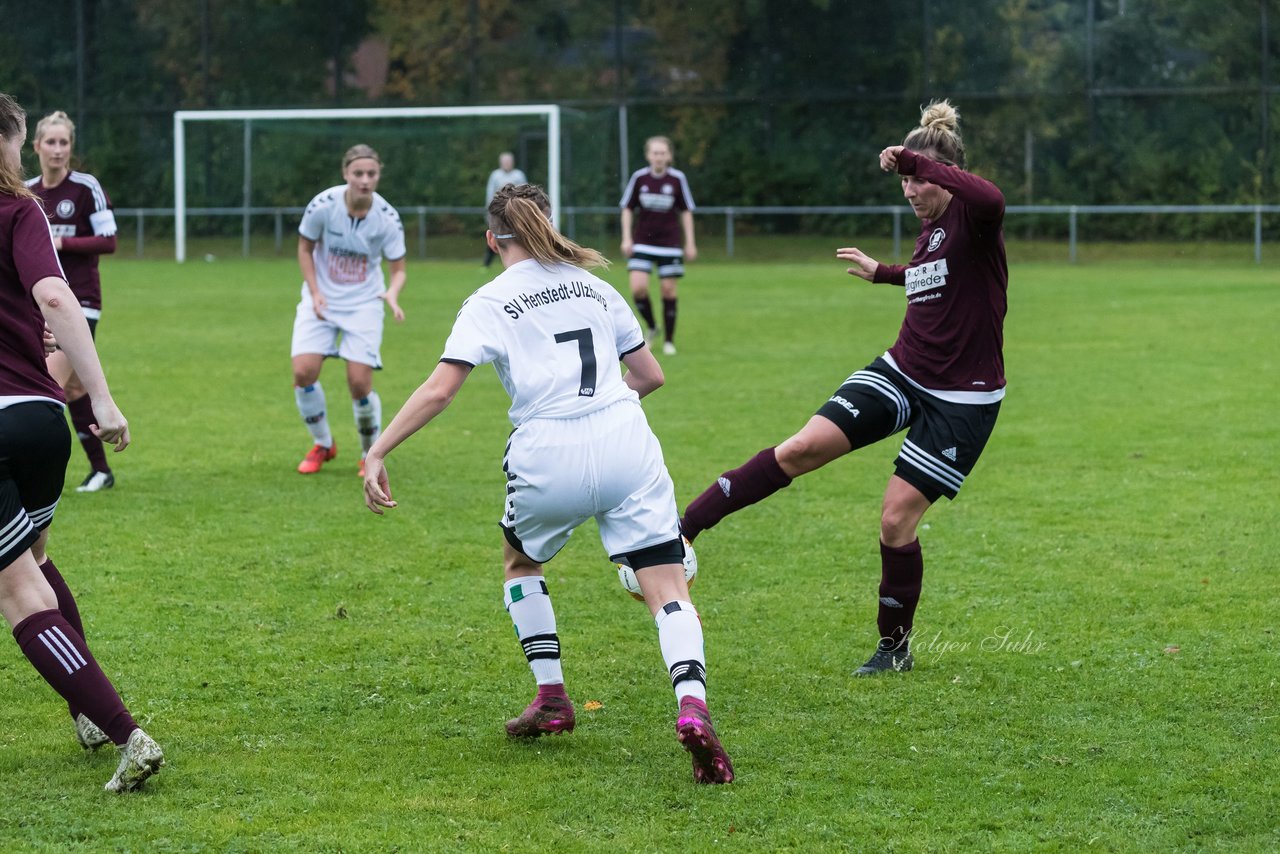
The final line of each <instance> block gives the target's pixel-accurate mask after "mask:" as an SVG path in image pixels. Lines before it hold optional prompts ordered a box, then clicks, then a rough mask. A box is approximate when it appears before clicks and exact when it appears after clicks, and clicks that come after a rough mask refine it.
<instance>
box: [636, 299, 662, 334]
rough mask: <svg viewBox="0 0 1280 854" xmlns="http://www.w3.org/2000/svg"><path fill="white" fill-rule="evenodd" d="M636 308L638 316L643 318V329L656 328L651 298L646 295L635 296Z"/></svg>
mask: <svg viewBox="0 0 1280 854" xmlns="http://www.w3.org/2000/svg"><path fill="white" fill-rule="evenodd" d="M636 308H638V309H639V310H640V317H641V318H642V319H643V320H644V328H645V331H648V330H650V329H657V328H658V324H657V323H655V322H654V320H653V300H651V299H649V298H648V297H636Z"/></svg>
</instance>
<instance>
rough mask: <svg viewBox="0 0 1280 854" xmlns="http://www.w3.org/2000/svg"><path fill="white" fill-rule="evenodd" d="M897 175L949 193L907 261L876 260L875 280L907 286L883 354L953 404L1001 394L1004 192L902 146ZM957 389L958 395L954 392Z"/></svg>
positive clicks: (1006, 276) (1006, 268) (926, 223)
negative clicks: (897, 326)
mask: <svg viewBox="0 0 1280 854" xmlns="http://www.w3.org/2000/svg"><path fill="white" fill-rule="evenodd" d="M898 172H899V174H901V175H915V176H916V177H918V178H922V179H924V180H925V181H928V182H930V183H932V184H937V185H938V186H939V187H942V188H944V189H946V190H949V191H950V192H951V194H952V198H951V202H950V203H949V204H948V205H947V209H946V210H945V211H943V213H942V215H941V216H939V217H938V218H937V219H935V220H923V221H922V222H921V226H922V227H921V229H920V237H919V238H917V240H916V249H915V253H914V254H913V255H912V256H911V263H909V264H906V265H905V266H900V265H897V264H881V265H880V266H879V268H877V269H876V275H875V281H877V282H887V283H889V284H893V285H902V286H904V287H905V289H906V295H907V313H906V316H905V317H904V318H903V320H902V329H901V331H900V332H899V333H898V340H897V343H895V344H894V345H893V347H892V348H890V350H889V352H888V354H887V355H888V356H889V357H890V361H891V362H892V363H893V364H894V366H895V367H897V368H898V370H899V371H901V372H902V373H903V374H904V375H905V376H906V377H907V379H909V380H911V381H913V382H914V383H915V384H916V385H918V386H921V387H922V388H924V389H925V390H928V391H940V392H944V393H949V394H944V395H943V396H944V397H945V398H947V399H950V400H955V401H956V402H961V403H963V402H973V403H986V402H992V401H995V400H999V399H1000V397H1001V396H1003V389H1004V385H1005V381H1004V353H1003V347H1004V315H1005V309H1006V291H1007V289H1008V286H1009V266H1008V263H1007V262H1006V260H1005V254H1004V231H1003V229H1002V223H1003V222H1004V194H1003V193H1001V192H1000V189H999V188H998V187H996V185H995V184H992V183H991V182H990V181H988V180H986V179H985V178H979V177H978V176H977V175H973V174H970V173H968V172H965V171H964V170H963V169H958V168H956V167H954V166H947V165H945V164H942V163H938V162H936V161H933V160H930V159H929V158H927V157H921V156H919V155H917V154H916V153H915V152H912V151H909V150H906V149H904V150H903V151H902V153H901V154H899V155H898ZM957 393H959V394H957Z"/></svg>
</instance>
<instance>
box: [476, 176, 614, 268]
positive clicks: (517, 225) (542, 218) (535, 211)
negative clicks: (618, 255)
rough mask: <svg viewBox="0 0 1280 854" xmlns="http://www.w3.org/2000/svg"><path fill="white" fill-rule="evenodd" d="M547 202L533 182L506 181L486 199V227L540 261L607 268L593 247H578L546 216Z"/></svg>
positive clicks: (549, 209) (542, 192)
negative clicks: (491, 198) (511, 182)
mask: <svg viewBox="0 0 1280 854" xmlns="http://www.w3.org/2000/svg"><path fill="white" fill-rule="evenodd" d="M550 212H551V203H550V201H548V199H547V194H546V192H544V191H543V189H542V188H541V187H539V186H538V185H536V184H507V185H506V186H504V187H501V188H500V189H499V190H498V192H497V193H495V194H494V196H493V200H492V201H491V202H489V229H490V230H491V231H492V232H493V233H494V235H495V236H497V237H498V240H500V241H501V240H514V241H515V242H516V243H518V244H520V245H521V246H523V247H524V248H525V250H526V251H527V252H528V253H529V254H530V255H532V256H533V257H534V258H536V259H538V260H539V261H541V262H542V263H544V264H555V263H561V262H563V263H566V264H572V265H574V266H575V267H584V268H585V267H608V266H609V259H607V258H605V257H604V256H603V255H601V254H600V253H599V252H597V251H596V250H594V249H588V248H586V247H585V246H579V245H578V244H576V243H574V242H573V241H572V240H570V239H569V238H567V237H565V236H564V235H563V234H561V233H560V232H558V231H556V229H555V226H553V225H552V224H551V220H550V219H548V218H547V217H548V214H550Z"/></svg>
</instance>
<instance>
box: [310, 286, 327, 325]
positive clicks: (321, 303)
mask: <svg viewBox="0 0 1280 854" xmlns="http://www.w3.org/2000/svg"><path fill="white" fill-rule="evenodd" d="M328 308H329V302H328V301H327V300H326V299H325V298H324V294H322V293H320V292H319V291H317V292H316V293H314V294H312V295H311V310H312V311H314V312H315V313H316V317H318V318H320V319H321V320H324V313H325V311H326V310H327V309H328Z"/></svg>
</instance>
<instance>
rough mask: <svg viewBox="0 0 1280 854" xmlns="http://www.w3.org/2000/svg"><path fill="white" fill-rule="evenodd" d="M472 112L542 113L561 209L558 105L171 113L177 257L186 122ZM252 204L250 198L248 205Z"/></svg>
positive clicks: (552, 184)
mask: <svg viewBox="0 0 1280 854" xmlns="http://www.w3.org/2000/svg"><path fill="white" fill-rule="evenodd" d="M468 116H542V117H543V118H545V119H546V121H547V195H548V196H549V197H550V201H551V217H552V220H553V221H555V222H559V213H560V107H559V105H558V104H508V105H498V106H489V107H387V108H379V107H358V108H352V109H339V108H333V109H304V110H178V111H177V112H175V113H174V114H173V209H174V248H173V253H174V258H175V260H177V261H179V262H182V261H185V260H186V258H187V146H186V123H187V122H209V121H244V122H252V121H255V120H261V121H291V120H302V121H307V120H326V119H416V118H462V117H468ZM247 204H248V202H247V200H246V205H247Z"/></svg>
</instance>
